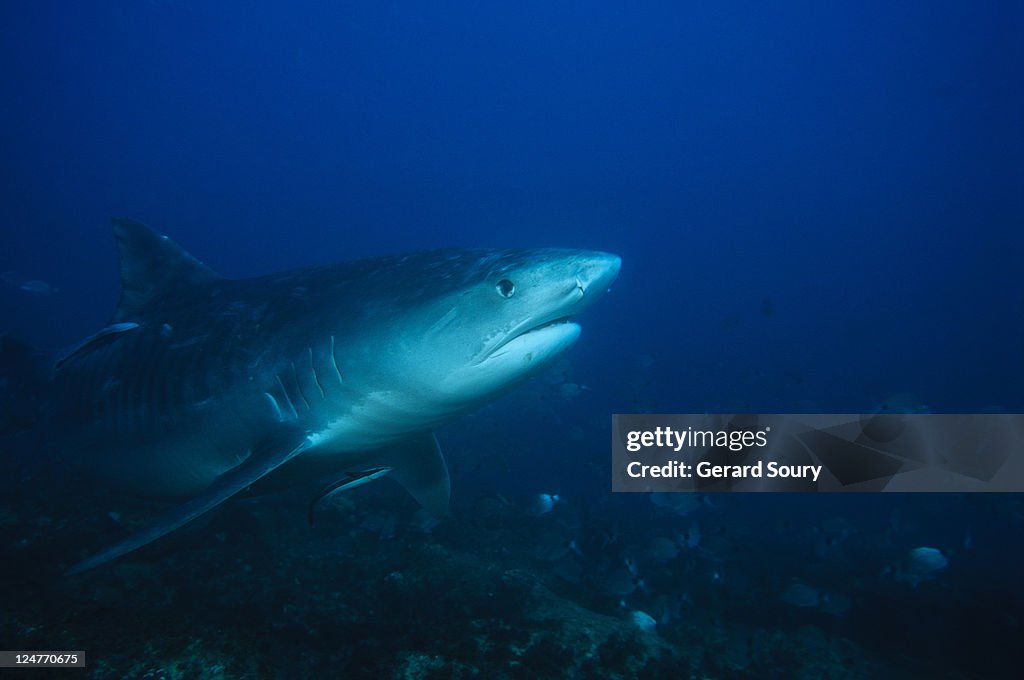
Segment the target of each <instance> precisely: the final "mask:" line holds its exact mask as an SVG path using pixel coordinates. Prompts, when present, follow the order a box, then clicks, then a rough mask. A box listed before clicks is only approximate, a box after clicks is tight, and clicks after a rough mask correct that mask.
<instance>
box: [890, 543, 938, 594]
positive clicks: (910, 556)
mask: <svg viewBox="0 0 1024 680" xmlns="http://www.w3.org/2000/svg"><path fill="white" fill-rule="evenodd" d="M948 564H949V560H948V559H946V556H945V555H944V554H943V553H942V551H941V550H939V549H938V548H929V547H927V546H921V547H919V548H914V549H913V550H911V551H910V552H909V553H907V556H906V558H904V560H903V562H902V564H900V565H899V567H898V568H897V570H896V572H895V575H894V576H895V579H896V580H897V581H900V582H902V583H909V584H910V585H911V586H912V587H914V588H917V587H918V586H919V585H921V584H922V583H923V582H925V581H930V580H932V579H933V578H935V577H936V575H937V572H939V571H941V570H942V569H945V568H946V566H947V565H948Z"/></svg>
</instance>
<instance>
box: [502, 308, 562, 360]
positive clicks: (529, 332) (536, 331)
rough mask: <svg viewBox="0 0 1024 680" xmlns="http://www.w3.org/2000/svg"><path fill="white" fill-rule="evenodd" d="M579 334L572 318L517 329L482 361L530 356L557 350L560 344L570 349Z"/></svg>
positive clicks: (560, 318) (558, 318) (556, 319)
mask: <svg viewBox="0 0 1024 680" xmlns="http://www.w3.org/2000/svg"><path fill="white" fill-rule="evenodd" d="M579 333H580V326H579V324H577V323H575V322H574V321H572V317H569V316H560V317H557V318H554V319H551V320H549V321H544V322H542V323H539V324H536V325H534V326H530V327H528V328H526V329H525V330H520V329H517V330H515V331H513V332H511V333H509V334H508V335H507V336H505V338H504V339H503V340H502V341H501V342H500V343H498V344H497V345H495V346H494V347H493V348H492V349H490V350H488V351H487V352H486V353H485V354H484V356H483V360H482V361H489V360H491V359H496V358H498V357H501V356H503V355H505V354H508V353H510V352H517V353H520V354H523V355H524V356H529V355H531V354H532V353H534V352H537V351H542V352H543V351H544V350H552V349H555V347H556V346H557V345H560V344H561V345H564V347H568V346H569V345H570V344H572V341H574V340H575V339H576V337H577V336H578V335H579Z"/></svg>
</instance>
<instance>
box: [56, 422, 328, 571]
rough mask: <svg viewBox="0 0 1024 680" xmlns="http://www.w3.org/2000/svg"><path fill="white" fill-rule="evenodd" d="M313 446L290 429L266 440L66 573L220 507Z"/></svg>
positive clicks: (98, 562) (97, 563)
mask: <svg viewBox="0 0 1024 680" xmlns="http://www.w3.org/2000/svg"><path fill="white" fill-rule="evenodd" d="M308 446H309V440H308V439H307V438H306V435H305V434H304V433H301V432H298V431H289V432H287V433H284V434H282V435H280V436H277V437H273V438H271V439H268V440H266V441H264V442H262V443H261V444H260V445H259V446H258V447H256V448H255V449H253V451H252V453H251V454H250V456H249V457H248V458H246V459H245V460H244V461H243V462H242V463H241V464H239V465H238V466H237V467H235V468H232V469H231V470H229V471H227V472H225V473H224V474H223V475H221V476H220V477H218V478H217V479H216V481H214V482H213V484H211V485H210V487H209V488H208V489H207V490H206V491H204V492H203V493H202V494H200V495H199V496H197V497H196V498H193V499H192V500H190V501H188V502H186V503H185V504H183V505H179V506H178V507H177V508H175V509H174V510H172V511H171V512H170V513H168V514H167V515H165V516H163V517H162V518H160V519H159V520H158V521H157V522H156V523H155V524H153V525H151V526H149V527H147V528H145V529H143V530H142V531H139V532H137V533H134V534H132V535H131V536H129V537H128V538H126V539H124V540H123V541H121V542H120V543H115V544H114V545H112V546H110V547H109V548H107V549H106V550H103V551H101V552H99V553H97V554H95V555H93V556H92V557H89V558H88V559H85V560H82V561H81V562H79V563H78V564H76V565H74V566H73V567H71V568H70V569H68V570H67V571H66V572H65V575H66V576H71V575H74V574H80V573H82V572H83V571H88V570H89V569H93V568H94V567H98V566H100V565H101V564H105V563H107V562H110V561H112V560H116V559H117V558H119V557H121V556H123V555H126V554H128V553H130V552H132V551H133V550H137V549H139V548H141V547H142V546H144V545H147V544H149V543H152V542H153V541H155V540H157V539H158V538H160V537H162V536H164V535H166V534H169V533H171V532H172V531H174V530H175V529H178V528H180V527H182V526H184V525H185V524H188V523H189V522H191V521H192V520H194V519H195V518H197V517H199V516H200V515H202V514H203V513H206V512H208V511H210V510H212V509H213V508H215V507H217V506H218V505H220V504H221V503H223V502H224V501H226V500H227V499H228V498H230V497H231V496H233V495H235V494H236V493H238V492H239V491H241V490H242V489H244V488H246V487H247V486H249V485H250V484H252V483H253V482H255V481H256V480H258V479H259V478H261V477H263V476H264V475H266V474H267V473H269V472H271V471H272V470H274V469H275V468H278V467H280V466H281V465H283V464H284V463H286V462H288V461H289V460H291V459H292V458H294V457H295V456H297V455H299V454H300V453H302V452H303V451H304V450H305V449H306V448H307V447H308Z"/></svg>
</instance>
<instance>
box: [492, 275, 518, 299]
mask: <svg viewBox="0 0 1024 680" xmlns="http://www.w3.org/2000/svg"><path fill="white" fill-rule="evenodd" d="M494 288H495V290H497V291H498V295H500V296H501V297H503V298H510V297H512V295H514V294H515V292H516V284H514V283H512V282H511V281H509V280H508V279H502V280H501V281H498V285H496V286H495V287H494Z"/></svg>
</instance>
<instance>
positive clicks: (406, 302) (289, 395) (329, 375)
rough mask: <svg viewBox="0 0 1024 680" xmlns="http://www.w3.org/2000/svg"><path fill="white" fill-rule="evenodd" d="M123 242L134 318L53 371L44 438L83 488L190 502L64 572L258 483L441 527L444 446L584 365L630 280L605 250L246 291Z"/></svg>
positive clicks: (118, 235) (536, 252) (175, 250)
mask: <svg viewBox="0 0 1024 680" xmlns="http://www.w3.org/2000/svg"><path fill="white" fill-rule="evenodd" d="M114 235H115V239H116V241H117V245H118V250H119V254H120V266H121V285H122V293H121V298H120V302H119V303H118V306H117V309H116V312H115V313H114V316H113V319H112V320H111V322H110V324H109V325H108V326H107V327H106V328H104V329H102V330H100V331H99V332H97V333H95V334H94V335H92V336H91V337H89V338H87V339H85V340H84V341H82V342H81V343H80V344H79V345H78V346H76V347H75V348H73V349H72V350H70V351H69V352H67V353H66V354H65V355H64V356H62V357H60V358H59V359H58V360H57V361H56V365H55V367H54V370H53V376H52V381H51V383H50V386H49V395H48V399H47V402H48V408H47V409H46V410H47V415H46V419H47V421H48V422H47V423H46V425H47V428H46V429H47V430H48V431H49V432H52V433H54V436H55V438H56V440H57V444H58V449H59V450H60V451H62V452H63V455H64V456H65V458H66V460H65V461H64V464H66V465H67V466H68V467H69V468H70V469H74V470H76V471H78V473H79V474H81V475H82V477H83V478H88V479H95V480H99V481H101V482H103V483H105V484H108V485H110V486H111V487H113V488H118V489H121V490H124V491H127V492H129V493H132V494H135V495H145V496H152V497H163V498H171V499H179V504H177V505H175V506H174V509H172V510H170V511H169V512H168V513H167V514H166V515H164V516H163V517H161V518H158V519H157V520H156V521H155V522H154V523H153V524H152V525H150V526H148V527H147V528H144V529H142V530H140V531H138V532H136V533H134V534H131V535H128V536H127V537H125V538H124V539H123V540H121V541H119V542H117V543H115V544H114V545H111V546H109V547H107V548H106V549H104V550H102V551H100V552H98V553H96V554H94V555H92V556H91V557H88V558H87V559H85V560H83V561H81V562H79V563H78V564H76V565H74V566H73V567H72V568H71V569H69V570H68V572H66V573H68V574H76V573H80V572H83V571H86V570H88V569H92V568H94V567H97V566H99V565H102V564H104V563H108V562H111V561H112V560H115V559H118V558H120V557H122V556H124V555H126V554H128V553H130V552H132V551H134V550H136V549H138V548H140V547H142V546H144V545H146V544H148V543H151V542H152V541H155V540H157V539H159V538H160V537H162V536H164V535H166V534H168V533H170V532H172V531H174V530H176V529H178V528H180V527H182V526H183V525H185V524H187V523H188V522H190V521H191V520H193V519H195V518H196V517H199V516H200V515H202V514H203V513H206V512H208V511H210V510H212V509H213V508H215V507H217V506H218V505H219V504H221V503H223V502H224V501H226V500H227V499H229V498H231V497H232V496H234V495H236V494H238V493H239V492H242V491H243V490H246V489H249V488H250V487H253V486H254V485H256V487H257V488H258V486H259V485H261V484H267V485H276V486H277V487H281V486H290V485H294V484H299V483H310V482H311V481H316V480H320V481H325V482H333V484H332V485H331V486H329V487H328V489H327V491H325V492H324V493H329V492H331V491H332V490H334V489H338V488H347V487H349V486H351V485H354V484H358V483H363V482H365V481H368V480H370V479H376V478H377V477H379V476H383V475H384V474H387V476H389V477H391V478H393V479H395V480H397V481H398V482H399V483H400V484H401V485H402V486H404V487H405V489H406V490H407V491H408V492H409V493H410V494H411V495H412V496H413V498H415V500H416V501H417V502H419V504H420V505H422V506H423V507H424V508H425V509H426V510H427V511H429V512H430V513H432V514H433V515H435V516H441V515H443V514H444V513H445V512H446V509H447V506H448V499H449V477H448V470H447V466H446V465H445V461H444V458H443V456H442V454H441V451H440V449H439V447H438V444H437V440H436V438H435V436H434V434H433V432H434V430H435V429H436V428H438V427H439V426H441V425H444V424H445V423H448V422H450V421H452V420H454V419H456V418H458V417H459V416H460V415H463V414H465V413H467V412H469V411H471V410H473V409H475V408H478V407H480V406H481V405H483V404H485V403H487V402H489V401H490V400H492V399H494V398H496V397H497V396H499V395H501V394H503V393H504V392H506V391H507V390H509V389H510V388H512V387H514V386H515V385H516V384H518V383H520V382H522V381H523V380H525V379H526V378H528V377H529V376H531V375H533V374H534V373H536V372H537V371H538V370H540V369H542V368H543V367H544V366H545V365H547V364H549V363H550V362H551V361H552V360H553V359H554V358H555V357H557V356H559V355H561V354H562V353H563V352H564V351H565V350H566V349H568V348H569V347H570V346H571V345H572V344H573V343H574V342H575V341H576V339H577V337H578V336H579V333H580V326H579V325H577V324H576V323H574V322H573V321H572V320H571V317H574V316H575V315H576V314H578V313H579V312H581V311H583V310H584V309H585V308H586V307H588V306H589V305H590V304H592V303H593V302H594V301H595V300H597V299H598V298H599V297H600V296H601V295H602V294H603V293H604V292H605V291H606V290H607V289H608V287H609V285H610V284H611V283H612V281H613V280H614V279H615V278H616V276H617V275H618V272H619V267H620V259H619V257H617V256H615V255H612V254H609V253H603V252H594V251H583V250H567V249H519V250H469V249H465V250H462V249H460V250H438V251H431V252H419V253H410V254H404V255H393V256H384V257H376V258H371V259H365V260H359V261H353V262H345V263H340V264H333V265H327V266H318V267H310V268H304V269H298V270H294V271H288V272H284V273H277V274H270V275H267V276H260V277H256V278H250V279H235V280H231V279H227V278H223V277H221V276H219V275H217V274H216V273H214V272H213V271H212V270H211V269H209V268H208V267H206V266H205V265H203V264H202V263H201V262H200V261H198V260H197V259H195V258H194V257H192V256H191V255H189V254H188V253H186V252H185V251H184V250H183V249H182V248H181V247H180V246H178V245H177V244H175V243H174V242H172V241H171V240H169V239H168V238H167V237H166V236H162V235H160V234H158V233H156V232H154V231H152V230H150V229H149V228H148V227H146V226H144V225H142V224H140V223H139V222H136V221H133V220H129V219H116V220H114ZM349 480H351V481H349ZM310 512H311V513H312V509H311V510H310Z"/></svg>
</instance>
